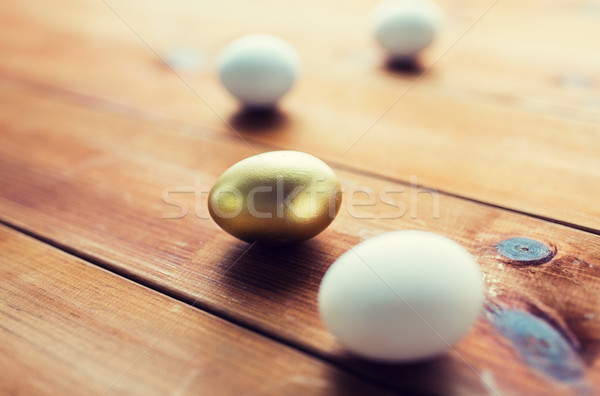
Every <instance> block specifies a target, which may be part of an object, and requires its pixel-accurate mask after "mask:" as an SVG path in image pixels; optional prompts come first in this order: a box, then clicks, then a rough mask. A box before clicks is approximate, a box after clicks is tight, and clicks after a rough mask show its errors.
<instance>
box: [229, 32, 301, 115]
mask: <svg viewBox="0 0 600 396" xmlns="http://www.w3.org/2000/svg"><path fill="white" fill-rule="evenodd" d="M299 71H300V58H299V57H298V54H297V53H296V50H294V48H293V47H292V46H291V45H290V44H288V43H287V42H286V41H284V40H282V39H281V38H279V37H275V36H271V35H268V34H251V35H247V36H243V37H240V38H238V39H236V40H234V41H232V42H231V43H229V44H228V45H227V46H226V47H225V48H224V49H223V51H222V52H221V54H220V55H219V76H220V78H221V82H222V83H223V85H224V86H225V88H227V90H228V91H229V92H230V93H231V94H232V95H233V96H235V97H236V98H237V99H238V100H239V101H240V102H241V103H242V104H243V105H244V106H246V107H251V108H252V107H258V108H261V107H272V106H274V105H275V104H276V103H277V101H278V100H279V99H280V98H281V97H282V96H283V95H285V93H286V92H288V91H289V90H290V88H291V87H292V85H293V84H294V81H296V78H297V77H298V73H299Z"/></svg>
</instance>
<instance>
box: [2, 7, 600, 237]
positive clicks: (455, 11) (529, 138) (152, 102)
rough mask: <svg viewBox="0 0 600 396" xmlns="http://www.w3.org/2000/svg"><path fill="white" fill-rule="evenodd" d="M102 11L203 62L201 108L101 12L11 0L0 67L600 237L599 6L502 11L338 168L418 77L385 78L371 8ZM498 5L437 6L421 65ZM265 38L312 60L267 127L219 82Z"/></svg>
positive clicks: (192, 76)
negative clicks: (440, 16) (226, 50)
mask: <svg viewBox="0 0 600 396" xmlns="http://www.w3.org/2000/svg"><path fill="white" fill-rule="evenodd" d="M109 4H111V6H112V7H113V9H114V10H115V11H116V13H117V14H118V15H119V16H121V17H122V18H123V19H124V20H125V22H126V23H127V24H128V25H129V26H130V27H131V28H132V29H133V30H134V31H135V32H136V33H137V34H139V36H140V37H142V38H143V40H144V41H145V42H146V43H147V44H149V45H150V46H151V47H152V48H153V49H154V50H155V51H156V52H157V54H158V55H159V56H161V57H163V58H165V59H167V60H169V59H172V58H175V59H176V58H177V56H174V57H173V56H172V55H173V53H175V54H179V56H180V57H181V54H183V56H184V57H185V56H186V54H187V55H190V54H191V56H197V57H199V59H200V61H199V64H200V66H197V67H196V68H195V69H193V70H191V71H190V70H186V69H185V62H183V64H182V62H179V63H178V62H176V61H174V62H172V63H173V64H174V65H175V67H176V68H179V69H178V72H179V73H180V74H181V76H182V77H183V79H184V80H185V81H186V83H187V84H189V85H190V86H191V87H192V88H193V90H194V91H195V92H196V93H197V94H199V95H200V96H201V98H202V100H200V99H199V98H198V97H196V95H195V93H194V92H192V91H191V90H190V89H189V87H188V86H186V84H185V83H183V82H182V81H181V80H180V79H179V78H178V77H177V76H176V75H175V74H174V73H173V72H172V71H171V70H169V69H168V68H167V67H166V66H165V65H164V64H163V63H162V61H160V60H159V59H158V57H157V56H156V55H155V54H153V53H152V51H151V50H149V49H148V48H147V47H146V45H145V44H144V43H143V42H142V41H140V39H139V38H138V37H137V36H136V34H134V33H133V32H132V31H131V30H130V29H129V27H128V26H127V25H125V24H124V23H123V22H122V21H121V20H120V19H119V18H118V17H117V16H116V15H115V14H114V13H113V12H112V11H111V9H109V8H108V7H107V6H106V5H105V4H104V3H103V2H101V1H97V2H74V1H72V0H57V1H53V2H45V3H44V4H39V3H37V2H27V1H25V2H5V3H3V6H2V7H3V8H2V9H1V10H0V11H1V12H0V18H1V19H0V24H1V25H2V26H4V27H5V28H4V29H3V30H2V33H0V45H1V46H2V48H3V49H4V50H6V51H7V53H10V56H7V57H3V58H2V59H0V71H1V72H2V73H4V75H5V76H14V77H16V78H29V79H34V80H36V81H42V82H44V83H48V84H51V85H53V86H56V87H60V88H67V89H72V90H76V91H79V92H82V93H86V94H92V95H94V96H98V97H102V98H108V99H110V101H111V103H112V102H115V101H116V102H121V103H124V104H127V105H130V106H131V110H130V111H129V112H128V115H129V116H140V117H146V118H147V117H155V115H156V114H160V115H164V116H165V117H168V118H174V119H178V120H185V121H186V122H190V123H192V126H191V127H195V126H194V125H201V126H204V127H208V128H211V129H215V130H220V131H222V132H224V133H228V134H230V135H232V136H235V133H234V132H232V131H231V130H229V128H228V127H227V125H225V122H224V121H227V122H228V123H229V124H231V125H233V127H234V128H236V129H237V130H238V132H240V133H242V134H243V135H244V136H245V138H246V139H248V140H251V141H252V140H257V141H261V142H263V143H268V144H269V145H272V146H276V147H282V148H293V149H300V150H303V151H307V152H311V153H315V154H317V155H319V156H321V157H324V158H327V159H328V160H329V161H331V162H340V163H344V164H346V165H350V166H353V167H356V168H361V169H366V170H369V171H373V172H375V173H379V174H383V175H387V176H389V177H393V178H398V179H401V180H403V181H406V182H407V181H409V180H410V177H411V176H412V175H416V176H417V177H418V180H419V182H420V183H421V184H423V185H427V186H431V187H435V188H438V189H441V190H444V191H448V192H450V193H453V194H458V195H461V196H466V197H469V198H472V199H475V200H479V201H484V202H488V203H493V204H495V205H499V206H503V207H508V208H512V209H515V210H518V211H524V212H528V213H533V214H536V215H538V216H542V217H546V218H551V219H556V220H560V221H562V222H565V223H572V224H576V225H579V226H581V227H585V228H589V229H592V230H595V231H596V232H598V231H600V209H599V208H598V205H596V204H595V202H596V197H598V196H600V174H599V173H598V171H597V169H599V168H600V162H599V161H600V157H599V156H598V155H597V153H598V152H599V151H600V135H599V134H598V130H599V128H598V125H599V121H600V106H599V103H600V90H599V88H598V80H599V79H600V75H599V72H598V71H599V70H600V63H599V62H600V60H599V58H598V57H597V56H596V52H597V51H596V47H595V41H594V40H590V39H589V38H590V37H597V36H598V35H600V24H599V23H598V19H599V16H598V15H599V14H598V11H597V7H596V8H595V7H594V2H591V1H576V2H573V1H566V0H565V1H557V2H553V3H552V5H547V4H546V2H542V1H535V2H531V3H528V5H523V4H522V2H517V1H501V2H499V3H498V4H497V5H496V6H495V7H494V8H493V9H492V10H491V11H490V12H489V14H487V15H486V16H485V18H484V19H483V20H481V22H480V23H478V24H477V25H476V26H475V27H473V29H472V30H470V31H469V33H468V34H467V35H466V36H465V37H464V38H463V39H461V40H460V42H459V43H458V44H456V45H455V46H454V47H452V50H451V51H450V52H448V54H447V55H446V56H444V58H443V59H442V61H441V62H440V63H439V64H438V65H437V66H436V67H435V69H434V70H432V71H431V72H430V73H428V74H427V75H426V76H425V77H424V78H423V79H422V80H421V81H419V83H418V84H417V85H415V86H414V87H413V88H412V89H411V90H410V92H409V93H408V94H407V95H406V96H405V97H403V98H402V100H401V101H400V102H399V103H398V105H397V106H395V107H394V108H393V109H392V110H391V111H390V112H389V113H387V114H386V115H385V117H384V118H382V119H381V121H380V122H379V123H377V125H376V126H375V127H373V129H372V130H371V131H370V132H369V133H368V134H367V135H365V136H364V138H362V139H361V140H360V142H359V143H358V144H357V145H356V146H355V147H354V148H353V149H352V150H351V151H350V152H349V153H348V154H347V155H345V156H344V157H343V158H342V157H341V156H342V154H343V153H344V152H346V150H347V149H349V148H350V147H351V146H352V144H353V143H355V142H356V141H357V140H358V139H359V138H360V137H361V135H362V134H363V133H364V132H365V131H366V130H368V129H369V128H370V127H371V126H372V125H373V123H374V122H375V120H376V119H378V118H379V117H380V116H381V115H382V114H383V113H384V111H386V110H387V109H388V108H389V107H390V106H391V105H392V104H393V103H394V102H395V101H396V100H397V99H398V98H399V97H400V96H402V95H403V93H404V92H406V90H407V89H409V88H410V87H411V86H412V84H413V83H414V82H415V81H416V79H417V78H418V75H419V73H420V70H416V72H415V74H406V73H399V72H397V71H394V70H390V69H386V68H383V67H381V63H382V60H381V57H380V55H379V54H378V53H377V51H376V50H375V49H374V46H373V44H372V43H371V42H370V41H369V38H368V33H367V32H368V26H367V24H368V23H367V19H366V17H365V15H366V13H367V12H368V10H369V9H370V8H371V6H372V4H371V3H366V2H365V3H360V4H355V5H353V6H352V7H348V6H347V5H346V2H340V1H328V2H322V1H319V2H301V3H299V2H298V3H297V2H270V1H265V2H258V3H244V2H238V3H231V2H219V3H218V4H214V3H213V2H211V3H210V7H209V6H208V4H207V3H202V2H196V1H194V2H192V1H184V2H178V3H177V4H176V5H174V4H172V3H169V2H159V1H155V2H151V3H149V4H147V5H146V6H145V7H143V9H140V7H139V4H138V3H137V2H127V1H121V2H115V3H114V4H113V3H112V2H109ZM491 4H492V2H489V3H482V2H478V1H456V0H455V1H449V0H448V1H444V2H442V7H443V8H444V9H445V10H446V13H447V22H446V27H445V30H444V33H443V34H442V35H441V37H440V40H439V41H438V42H437V43H436V45H435V46H434V47H433V48H431V50H430V51H429V52H428V53H427V54H426V55H425V57H424V59H423V66H424V67H426V66H427V65H431V64H433V63H434V62H435V60H436V59H438V58H439V56H441V55H442V54H443V53H444V51H445V50H446V49H448V48H449V47H450V46H452V45H453V44H454V43H456V40H457V39H459V38H460V37H461V35H462V34H463V33H464V32H465V31H467V29H469V28H470V27H472V26H473V23H474V22H475V21H476V20H477V18H478V17H480V16H481V15H482V14H483V13H484V12H485V11H486V10H487V9H488V8H489V7H490V5H491ZM292 14H293V15H294V18H290V15H292ZM308 20H310V21H311V23H306V21H308ZM334 21H335V22H334ZM557 26H559V28H557ZM507 27H510V28H507ZM256 30H261V31H266V32H269V33H274V34H278V35H280V36H282V37H283V38H285V39H287V40H289V41H290V42H291V43H292V44H293V45H294V46H296V47H297V48H298V50H299V51H300V53H301V54H302V57H303V64H304V71H303V76H302V79H301V82H300V84H298V86H297V87H296V88H295V89H294V91H293V92H292V93H291V94H290V95H289V97H288V98H286V100H285V101H284V103H283V109H284V112H283V113H281V114H280V115H279V116H278V117H275V118H274V119H272V120H270V121H268V122H267V123H266V124H265V123H264V122H263V123H262V125H261V122H262V121H261V120H259V121H258V124H259V125H257V123H256V122H255V121H256V120H255V121H253V120H248V119H246V118H244V117H243V115H240V114H238V113H237V109H236V105H235V104H234V102H233V101H232V100H231V99H230V98H229V97H228V96H227V94H226V93H225V92H224V90H223V89H222V87H221V86H220V85H219V84H218V82H217V81H216V78H215V75H216V74H215V57H216V55H217V53H218V51H219V50H220V49H221V48H222V46H223V45H225V44H226V43H227V42H228V41H229V40H230V39H232V38H233V37H236V36H238V35H240V34H243V33H246V32H249V31H256ZM15 32H17V33H15ZM565 32H568V34H565ZM203 100H204V101H206V103H208V104H209V105H210V107H211V108H212V109H213V110H215V111H216V113H217V114H218V115H216V114H215V113H214V112H213V111H212V110H211V108H209V107H208V106H206V105H205V103H203ZM148 113H149V114H148ZM324 136H327V144H323V137H324ZM384 141H385V142H386V144H382V143H381V142H384Z"/></svg>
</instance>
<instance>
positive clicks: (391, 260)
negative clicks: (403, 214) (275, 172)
mask: <svg viewBox="0 0 600 396" xmlns="http://www.w3.org/2000/svg"><path fill="white" fill-rule="evenodd" d="M482 304H483V281H482V277H481V272H480V270H479V266H478V265H477V263H476V262H475V260H474V259H473V257H472V256H471V255H470V254H469V253H468V252H467V251H466V250H465V249H464V248H463V247H462V246H460V245H459V244H458V243H456V242H454V241H452V240H450V239H448V238H446V237H443V236H441V235H437V234H434V233H430V232H424V231H396V232H390V233H386V234H382V235H379V236H377V237H374V238H371V239H369V240H366V241H364V242H362V243H360V244H358V245H356V246H354V247H353V248H352V249H350V250H348V251H347V252H346V253H344V254H343V255H342V256H341V257H340V258H339V259H338V260H337V261H335V262H334V263H333V264H332V266H331V267H330V268H329V270H328V271H327V273H326V274H325V277H324V278H323V281H322V282H321V287H320V290H319V311H320V313H321V317H322V319H323V321H324V323H325V325H326V326H327V328H329V330H330V331H331V332H332V333H333V335H335V336H336V338H337V339H338V340H339V342H340V343H341V344H342V345H344V346H345V347H346V348H347V349H348V350H349V351H350V352H351V353H353V354H355V355H357V356H360V357H363V358H367V359H371V360H376V361H381V362H407V361H419V360H423V359H427V358H431V357H433V356H436V355H439V354H441V353H443V352H445V351H446V350H447V349H448V348H450V345H452V344H454V343H456V342H457V341H458V340H459V339H460V338H461V337H462V336H463V335H464V334H465V333H466V332H467V331H468V330H469V328H470V327H471V325H472V324H473V322H474V321H475V320H476V319H477V317H478V315H479V312H480V310H481V307H482Z"/></svg>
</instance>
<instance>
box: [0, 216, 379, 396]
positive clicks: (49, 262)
mask: <svg viewBox="0 0 600 396" xmlns="http://www.w3.org/2000/svg"><path fill="white" fill-rule="evenodd" d="M0 263H1V265H0V278H1V279H2V283H1V286H0V291H1V298H0V316H1V317H2V321H1V325H0V334H1V337H2V344H1V346H0V349H1V352H2V353H0V392H1V393H2V394H19V395H27V394H32V395H33V394H35V395H41V394H48V395H56V394H63V395H64V394H74V395H84V394H102V393H104V392H107V391H110V393H111V394H123V395H128V394H140V395H141V394H143V395H152V394H156V395H161V394H176V395H186V394H190V395H195V394H198V393H199V392H200V393H202V394H219V393H228V394H242V393H247V394H257V395H258V394H290V395H295V394H304V393H315V394H324V395H325V394H335V393H336V392H340V393H342V394H343V393H346V392H349V391H350V392H353V391H356V392H381V391H382V390H381V389H378V388H375V387H374V386H372V385H369V384H366V383H364V382H361V381H358V380H356V379H355V378H353V377H352V376H349V375H347V374H344V373H343V372H340V370H336V369H335V368H332V367H330V366H329V365H327V364H325V363H323V362H321V361H319V360H317V359H315V358H312V357H309V356H306V355H305V354H303V353H301V352H298V351H295V350H293V349H291V348H289V347H286V346H283V345H281V344H280V343H277V342H274V341H272V340H269V339H268V338H265V337H263V336H260V335H257V334H255V333H253V332H251V331H248V330H247V329H244V328H241V327H239V326H236V325H234V324H231V323H230V322H227V321H225V320H223V319H220V318H217V317H215V316H213V315H210V314H207V313H205V312H202V311H200V310H198V309H195V308H193V307H190V306H189V305H186V304H184V303H181V302H179V301H175V300H173V299H170V298H169V297H166V296H164V295H162V294H160V293H157V292H155V291H152V290H148V289H147V288H145V287H143V286H140V285H137V284H135V283H133V282H131V281H129V280H126V279H123V278H120V277H118V276H116V275H114V274H111V273H109V272H107V271H105V270H102V269H100V268H98V267H95V266H93V265H91V264H89V263H86V262H84V261H82V260H80V259H78V258H75V257H73V256H71V255H69V254H66V253H64V252H61V251H59V250H57V249H55V248H53V247H49V246H48V245H45V244H42V243H41V242H39V241H36V240H34V239H32V238H30V237H28V236H25V235H23V234H19V233H17V232H16V231H14V230H10V229H8V228H6V227H4V226H0Z"/></svg>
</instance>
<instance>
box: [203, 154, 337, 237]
mask: <svg viewBox="0 0 600 396" xmlns="http://www.w3.org/2000/svg"><path fill="white" fill-rule="evenodd" d="M341 203H342V191H341V188H340V183H339V181H338V178H337V176H336V175H335V173H334V172H333V170H332V169H331V168H330V167H329V166H327V164H326V163H324V162H323V161H321V160H320V159H318V158H316V157H314V156H312V155H310V154H306V153H301V152H298V151H271V152H267V153H262V154H258V155H255V156H252V157H249V158H246V159H244V160H242V161H240V162H238V163H237V164H235V165H233V166H232V167H231V168H229V169H227V170H226V171H225V173H223V174H222V175H221V177H219V179H218V180H217V181H216V183H215V185H214V186H213V188H212V190H211V191H210V195H209V197H208V209H209V211H210V215H211V216H212V218H213V219H214V220H215V222H216V223H217V224H218V225H219V226H220V227H221V228H223V229H224V230H225V231H227V232H228V233H230V234H231V235H233V236H235V237H237V238H239V239H242V240H244V241H247V242H261V243H266V244H275V245H281V244H287V243H294V242H300V241H304V240H306V239H310V238H312V237H314V236H315V235H317V234H318V233H320V232H321V231H323V230H324V229H325V228H327V226H328V225H329V224H330V223H331V222H332V221H333V219H334V218H335V216H336V214H337V212H338V211H339V209H340V205H341Z"/></svg>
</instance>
